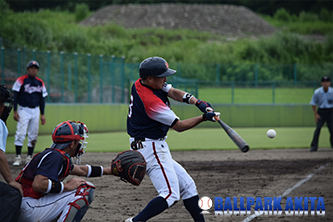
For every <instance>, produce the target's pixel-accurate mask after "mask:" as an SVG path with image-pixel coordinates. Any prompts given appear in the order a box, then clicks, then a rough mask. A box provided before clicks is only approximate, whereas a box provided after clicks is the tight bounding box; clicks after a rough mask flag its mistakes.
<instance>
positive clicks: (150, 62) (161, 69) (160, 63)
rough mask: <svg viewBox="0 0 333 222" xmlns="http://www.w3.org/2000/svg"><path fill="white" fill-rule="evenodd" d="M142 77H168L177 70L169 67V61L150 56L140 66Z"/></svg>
mask: <svg viewBox="0 0 333 222" xmlns="http://www.w3.org/2000/svg"><path fill="white" fill-rule="evenodd" d="M139 73H140V78H147V77H148V76H155V77H167V76H171V75H173V74H175V73H176V70H173V69H169V64H168V63H167V61H166V60H165V59H163V58H161V57H157V56H155V57H149V58H147V59H145V60H143V61H142V62H141V64H140V67H139Z"/></svg>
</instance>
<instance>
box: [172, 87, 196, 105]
mask: <svg viewBox="0 0 333 222" xmlns="http://www.w3.org/2000/svg"><path fill="white" fill-rule="evenodd" d="M185 94H186V92H184V91H182V90H180V89H175V88H173V87H171V88H170V90H169V92H168V96H169V97H170V98H171V99H173V100H176V101H178V102H184V100H183V98H184V95H185ZM197 101H198V99H197V98H195V97H194V96H192V98H191V99H190V104H195V103H196V102H197Z"/></svg>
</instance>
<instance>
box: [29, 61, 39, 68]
mask: <svg viewBox="0 0 333 222" xmlns="http://www.w3.org/2000/svg"><path fill="white" fill-rule="evenodd" d="M31 66H36V67H37V68H38V69H39V64H38V62H37V61H35V60H31V61H30V62H28V64H27V69H28V68H30V67H31Z"/></svg>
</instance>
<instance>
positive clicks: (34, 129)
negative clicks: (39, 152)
mask: <svg viewBox="0 0 333 222" xmlns="http://www.w3.org/2000/svg"><path fill="white" fill-rule="evenodd" d="M17 113H18V115H19V121H18V122H17V129H16V135H15V142H14V144H15V145H16V146H23V141H24V139H25V135H26V134H27V128H28V146H29V147H35V144H36V142H37V137H38V129H39V117H40V112H39V107H35V108H29V107H21V106H20V107H19V108H18V109H17Z"/></svg>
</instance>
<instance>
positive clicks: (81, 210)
mask: <svg viewBox="0 0 333 222" xmlns="http://www.w3.org/2000/svg"><path fill="white" fill-rule="evenodd" d="M86 138H88V129H87V127H86V125H85V124H83V123H81V122H74V121H65V122H62V123H60V124H59V125H57V126H56V127H55V128H54V130H53V133H52V140H53V144H52V145H51V148H48V149H45V150H44V151H42V152H40V153H38V154H36V155H35V156H34V157H33V158H32V160H31V161H30V162H29V163H28V164H27V165H26V166H25V167H24V169H23V170H22V171H21V173H20V175H19V176H18V177H17V178H16V181H17V182H19V183H20V184H22V188H23V198H22V204H21V211H20V216H19V221H22V222H36V221H54V220H55V219H57V221H58V222H59V221H81V219H82V218H83V216H84V215H85V213H86V211H87V210H88V207H89V205H90V204H91V202H92V200H93V194H94V189H95V187H94V185H93V184H91V183H89V182H86V181H85V180H84V179H81V178H76V177H74V178H72V179H70V180H69V181H68V182H67V183H63V182H61V181H63V180H64V179H65V178H66V177H67V176H68V175H70V174H71V175H78V176H85V177H100V176H102V175H111V167H105V168H103V167H102V166H90V165H77V164H74V163H72V160H71V157H74V158H76V160H78V159H80V158H81V156H82V155H83V154H84V152H85V149H86V146H87V142H86ZM76 162H79V161H76Z"/></svg>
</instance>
